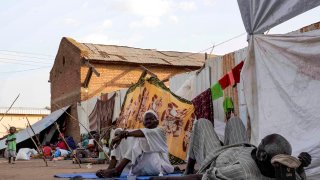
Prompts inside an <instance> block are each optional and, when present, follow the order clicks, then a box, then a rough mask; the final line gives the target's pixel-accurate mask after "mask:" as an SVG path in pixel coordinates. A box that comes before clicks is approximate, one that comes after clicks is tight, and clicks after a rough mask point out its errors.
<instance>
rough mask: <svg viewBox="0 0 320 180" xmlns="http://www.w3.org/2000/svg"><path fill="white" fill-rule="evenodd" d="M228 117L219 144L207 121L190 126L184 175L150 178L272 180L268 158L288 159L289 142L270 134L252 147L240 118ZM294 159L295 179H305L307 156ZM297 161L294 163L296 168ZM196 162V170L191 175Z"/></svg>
mask: <svg viewBox="0 0 320 180" xmlns="http://www.w3.org/2000/svg"><path fill="white" fill-rule="evenodd" d="M228 115H230V114H228ZM228 117H230V119H228V120H227V121H226V129H225V140H224V144H223V145H222V143H221V142H220V140H219V138H218V136H217V134H216V132H215V131H214V127H213V124H212V123H211V122H210V121H209V120H206V119H199V120H197V121H196V122H195V123H194V126H193V132H192V134H191V139H190V146H189V151H188V157H189V159H188V164H187V168H186V170H185V173H184V174H185V175H186V176H182V177H174V178H170V177H163V178H162V177H156V178H153V179H158V180H160V179H213V180H219V179H261V180H264V179H275V178H276V172H275V168H274V166H273V164H272V163H271V159H272V158H273V157H275V156H276V155H279V154H284V155H285V156H286V157H291V156H287V155H291V152H292V149H291V145H290V143H289V142H288V141H287V140H286V139H285V138H284V137H283V136H281V135H279V134H271V135H268V136H266V137H264V138H263V139H262V141H261V143H260V144H259V146H258V148H256V147H254V146H253V145H251V144H248V138H247V136H246V131H245V127H244V125H243V123H242V121H241V119H240V118H238V117H236V116H234V115H231V116H228ZM277 157H278V156H276V157H275V158H274V159H276V158H277ZM298 158H299V160H300V162H301V165H300V166H299V167H298V168H296V173H295V175H296V176H297V177H298V178H297V179H300V178H302V179H305V173H304V169H303V168H304V167H307V166H308V165H309V164H310V163H311V156H310V155H309V154H308V153H305V152H304V153H301V154H300V155H299V157H298ZM294 159H296V158H294ZM299 160H297V159H296V161H295V162H296V164H298V165H299V164H300V162H299ZM196 162H197V163H198V164H199V165H200V169H199V171H198V172H197V174H193V173H194V166H195V163H196ZM285 170H287V168H285ZM191 174H192V175H191ZM277 179H279V178H277ZM280 179H282V178H280Z"/></svg>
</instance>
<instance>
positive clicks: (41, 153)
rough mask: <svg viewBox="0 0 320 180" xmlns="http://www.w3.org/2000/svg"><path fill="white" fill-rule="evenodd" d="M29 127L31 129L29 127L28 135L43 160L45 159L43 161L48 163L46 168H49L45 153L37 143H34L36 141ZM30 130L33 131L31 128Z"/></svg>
mask: <svg viewBox="0 0 320 180" xmlns="http://www.w3.org/2000/svg"><path fill="white" fill-rule="evenodd" d="M28 127H29V126H28V125H27V127H26V131H27V133H28V135H29V136H30V139H31V140H32V142H33V144H34V145H35V146H36V148H37V152H38V153H39V154H40V155H41V156H42V159H43V161H44V162H45V163H46V166H48V163H47V160H46V157H44V153H43V150H42V148H40V147H39V146H38V145H37V143H36V142H35V141H34V139H33V138H32V135H31V134H30V133H29V131H28ZM30 129H31V128H30Z"/></svg>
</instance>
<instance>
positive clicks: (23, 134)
mask: <svg viewBox="0 0 320 180" xmlns="http://www.w3.org/2000/svg"><path fill="white" fill-rule="evenodd" d="M68 108H69V106H67V107H64V108H61V109H59V110H56V111H54V112H53V113H51V114H49V115H48V116H46V117H45V118H43V119H42V120H40V121H38V122H36V123H34V124H33V125H32V128H33V130H34V131H35V133H36V134H38V133H40V132H41V131H43V130H44V129H46V128H47V127H49V126H50V125H51V124H53V123H54V122H56V121H57V120H58V119H59V117H60V116H61V115H62V114H63V113H64V112H65V111H66V110H67V109H68ZM29 134H30V135H33V132H32V130H31V129H30V127H28V128H26V129H24V130H22V131H20V132H18V133H17V134H16V137H17V140H16V142H17V144H18V143H20V142H23V141H25V140H27V139H29V138H30V135H29ZM5 141H6V139H3V140H1V141H0V150H2V149H4V148H6V145H5Z"/></svg>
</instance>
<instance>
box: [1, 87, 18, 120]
mask: <svg viewBox="0 0 320 180" xmlns="http://www.w3.org/2000/svg"><path fill="white" fill-rule="evenodd" d="M19 96H20V93H19V94H18V96H17V97H16V98H15V99H14V101H13V102H12V104H11V105H10V107H9V108H8V110H7V111H6V112H5V113H4V114H3V115H2V117H1V119H0V121H2V119H3V118H4V116H5V115H7V113H8V112H9V111H10V109H11V108H12V106H13V105H14V103H15V102H16V101H17V99H18V98H19Z"/></svg>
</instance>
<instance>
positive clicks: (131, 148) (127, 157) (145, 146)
mask: <svg viewBox="0 0 320 180" xmlns="http://www.w3.org/2000/svg"><path fill="white" fill-rule="evenodd" d="M143 125H144V127H145V128H142V129H138V130H132V131H121V132H120V133H119V134H118V135H117V136H116V137H115V138H114V139H113V140H112V142H111V148H113V147H114V149H113V150H112V151H111V162H110V165H109V167H108V169H105V170H99V171H97V173H96V175H97V176H98V177H116V176H120V174H121V173H122V171H123V170H124V169H125V167H126V166H127V168H129V169H131V173H132V174H133V175H137V176H139V175H159V174H160V173H172V172H173V170H174V168H173V166H172V165H171V164H170V161H169V157H168V156H169V154H168V145H167V138H166V133H165V131H164V129H162V128H161V127H158V125H159V120H158V115H157V113H155V112H154V111H152V110H149V111H147V112H145V114H144V116H143ZM117 161H119V163H118V165H116V164H117Z"/></svg>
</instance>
